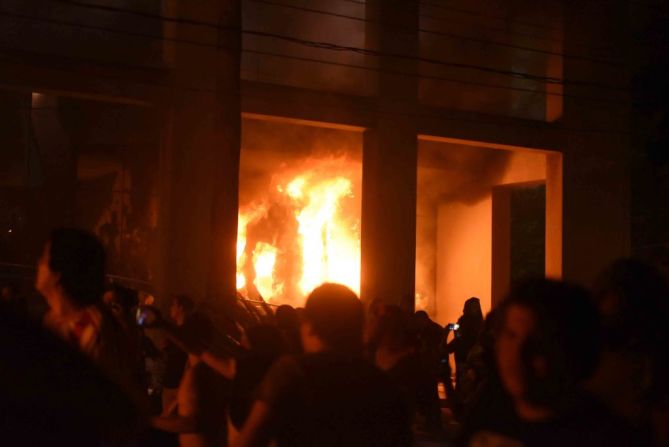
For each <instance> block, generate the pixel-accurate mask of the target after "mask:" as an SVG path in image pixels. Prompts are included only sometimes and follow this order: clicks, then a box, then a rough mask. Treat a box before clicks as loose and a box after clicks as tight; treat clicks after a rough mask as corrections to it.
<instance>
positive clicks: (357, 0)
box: [342, 0, 550, 29]
mask: <svg viewBox="0 0 669 447" xmlns="http://www.w3.org/2000/svg"><path fill="white" fill-rule="evenodd" d="M342 1H345V2H348V3H355V4H358V5H361V6H364V5H367V4H369V3H373V2H363V1H360V0H342ZM405 1H406V2H407V3H412V4H418V5H420V6H427V7H429V8H435V9H440V10H444V11H452V12H457V13H460V14H464V15H471V16H475V17H483V18H486V19H490V20H499V21H503V22H507V23H517V24H519V25H523V26H528V27H533V28H538V29H546V28H550V27H548V26H546V24H544V23H538V22H532V21H525V20H518V19H512V18H509V17H500V16H496V15H493V14H484V13H483V12H480V11H472V10H471V9H464V8H455V7H453V6H445V5H439V4H436V3H428V2H422V1H412V0H405ZM423 16H424V17H431V16H429V15H424V14H423ZM431 18H437V17H431Z"/></svg>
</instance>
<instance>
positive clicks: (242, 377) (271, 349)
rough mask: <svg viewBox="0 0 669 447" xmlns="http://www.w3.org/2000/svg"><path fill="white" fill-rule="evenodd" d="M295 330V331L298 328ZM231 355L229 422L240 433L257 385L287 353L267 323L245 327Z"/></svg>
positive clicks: (279, 332)
mask: <svg viewBox="0 0 669 447" xmlns="http://www.w3.org/2000/svg"><path fill="white" fill-rule="evenodd" d="M298 330H299V328H298ZM242 344H243V345H244V346H243V347H242V348H240V349H239V350H238V352H237V353H236V355H235V375H234V377H233V382H232V400H231V404H230V420H231V422H232V424H233V425H234V427H235V429H237V430H241V428H242V427H243V425H244V423H245V422H246V418H247V417H248V414H249V412H250V410H251V405H252V404H253V401H254V399H255V395H256V392H257V388H258V385H259V384H260V383H261V382H262V380H263V379H264V377H265V375H266V374H267V371H269V369H270V367H271V366H272V365H273V364H274V362H275V361H276V360H277V359H278V358H279V357H281V356H282V355H285V354H288V353H289V352H290V351H288V350H287V348H286V344H285V342H284V339H283V338H282V334H281V331H280V329H278V328H277V327H275V326H271V325H268V324H261V325H258V326H254V327H252V328H249V329H248V330H247V331H246V335H245V337H244V340H243V342H242Z"/></svg>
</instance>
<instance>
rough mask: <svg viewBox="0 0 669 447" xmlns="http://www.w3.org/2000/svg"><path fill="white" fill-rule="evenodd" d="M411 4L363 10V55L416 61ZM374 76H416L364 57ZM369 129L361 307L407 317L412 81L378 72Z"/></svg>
mask: <svg viewBox="0 0 669 447" xmlns="http://www.w3.org/2000/svg"><path fill="white" fill-rule="evenodd" d="M418 8H419V7H418V4H417V2H398V1H374V2H369V3H367V10H366V11H367V18H368V19H370V20H371V21H373V22H374V23H370V24H369V25H368V27H367V48H370V49H373V50H377V51H380V52H383V53H386V54H402V55H405V54H406V55H416V54H417V53H418V33H417V32H416V29H417V27H418ZM369 62H370V63H376V64H377V66H378V67H379V69H380V70H382V71H383V70H392V71H407V72H409V73H412V72H415V70H416V68H417V65H416V64H415V63H412V62H411V61H409V60H406V59H403V58H394V57H390V56H385V57H373V56H372V57H370V59H369ZM378 95H379V96H378V99H377V103H378V111H377V116H376V123H375V125H374V127H372V128H370V129H368V130H367V131H366V132H365V136H364V142H363V198H362V241H361V244H362V284H361V296H362V298H363V300H371V299H375V298H378V299H381V300H383V301H385V302H388V303H394V304H402V305H403V306H405V307H407V308H410V309H413V306H414V289H415V259H416V249H415V245H416V175H417V174H416V172H417V124H416V116H415V111H416V103H417V81H416V78H415V76H411V75H397V74H388V73H384V72H381V73H379V78H378Z"/></svg>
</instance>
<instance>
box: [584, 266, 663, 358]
mask: <svg viewBox="0 0 669 447" xmlns="http://www.w3.org/2000/svg"><path fill="white" fill-rule="evenodd" d="M594 298H595V302H596V304H597V308H598V310H599V314H600V317H601V320H602V325H603V326H604V329H605V335H606V340H607V342H608V343H609V344H611V345H614V346H615V345H618V344H622V343H624V342H625V341H626V340H637V341H645V342H651V343H657V342H658V340H659V339H660V338H664V339H666V333H667V329H666V321H667V318H669V312H668V309H669V287H668V286H667V282H666V280H665V278H664V276H663V275H662V274H661V273H660V272H659V271H658V270H656V269H655V268H654V267H652V266H650V265H648V264H645V263H643V262H641V261H637V260H633V259H621V260H618V261H616V262H614V263H613V264H612V265H611V266H610V267H609V268H607V269H606V270H605V271H604V272H603V273H602V274H601V275H600V276H599V278H598V280H597V282H596V285H595V293H594ZM663 334H664V336H663V337H662V335H663Z"/></svg>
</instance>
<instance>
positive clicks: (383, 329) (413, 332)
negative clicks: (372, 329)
mask: <svg viewBox="0 0 669 447" xmlns="http://www.w3.org/2000/svg"><path fill="white" fill-rule="evenodd" d="M417 342H418V330H417V327H416V324H415V320H414V318H412V316H411V315H410V314H408V313H407V312H405V311H404V310H402V309H400V308H399V307H398V306H388V307H387V308H386V312H385V314H384V315H383V316H382V317H381V319H380V320H379V326H378V344H379V346H382V347H384V348H387V349H388V350H390V351H393V352H395V351H401V350H404V349H409V348H413V347H416V345H417Z"/></svg>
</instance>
